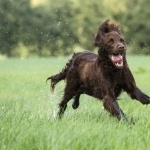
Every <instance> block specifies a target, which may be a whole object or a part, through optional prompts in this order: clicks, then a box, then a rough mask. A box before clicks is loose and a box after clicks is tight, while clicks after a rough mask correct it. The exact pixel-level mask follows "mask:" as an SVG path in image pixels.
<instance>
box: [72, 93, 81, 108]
mask: <svg viewBox="0 0 150 150" xmlns="http://www.w3.org/2000/svg"><path fill="white" fill-rule="evenodd" d="M79 98H80V93H78V94H76V95H75V96H74V98H73V103H72V108H73V109H77V108H78V107H79V104H80V103H79Z"/></svg>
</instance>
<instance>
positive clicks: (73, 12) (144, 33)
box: [0, 0, 150, 57]
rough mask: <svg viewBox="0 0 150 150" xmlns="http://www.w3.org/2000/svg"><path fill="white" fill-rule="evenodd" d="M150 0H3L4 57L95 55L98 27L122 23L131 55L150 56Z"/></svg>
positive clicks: (0, 42) (0, 50) (0, 40)
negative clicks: (83, 51) (87, 52)
mask: <svg viewBox="0 0 150 150" xmlns="http://www.w3.org/2000/svg"><path fill="white" fill-rule="evenodd" d="M149 2H150V0H145V1H143V0H132V1H131V0H124V1H118V0H111V1H110V0H99V1H98V0H91V1H87V0H82V1H80V0H43V1H40V0H15V1H13V0H7V1H6V0H1V1H0V18H1V21H0V54H1V55H6V56H8V57H11V56H15V57H28V56H31V55H38V56H58V55H68V54H70V53H72V52H73V51H78V50H81V49H87V50H91V51H93V50H94V46H93V40H94V36H95V33H96V31H97V28H98V26H99V25H100V24H101V23H102V22H103V21H104V20H106V19H108V18H109V19H111V20H113V21H114V22H116V23H120V24H121V28H122V31H123V34H124V36H125V39H126V41H127V44H128V47H129V51H130V52H132V53H134V54H139V53H142V54H150V38H149V33H150V20H149V16H150V11H149V8H148V7H149V5H148V4H149Z"/></svg>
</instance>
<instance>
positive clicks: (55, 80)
mask: <svg viewBox="0 0 150 150" xmlns="http://www.w3.org/2000/svg"><path fill="white" fill-rule="evenodd" d="M75 55H76V54H75V53H74V55H73V56H72V58H71V59H70V60H69V61H68V62H67V63H66V65H65V68H63V69H62V71H60V72H59V73H58V74H56V75H53V76H50V77H48V78H47V79H46V82H47V81H48V80H51V89H52V91H54V89H55V85H56V84H57V83H58V82H59V81H61V80H65V79H66V75H67V72H68V70H69V68H70V67H71V65H72V61H73V58H74V56H75Z"/></svg>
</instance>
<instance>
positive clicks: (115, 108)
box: [103, 94, 127, 120]
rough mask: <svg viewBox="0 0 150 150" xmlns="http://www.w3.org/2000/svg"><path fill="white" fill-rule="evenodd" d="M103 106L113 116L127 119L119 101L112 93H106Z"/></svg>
mask: <svg viewBox="0 0 150 150" xmlns="http://www.w3.org/2000/svg"><path fill="white" fill-rule="evenodd" d="M103 106H104V108H105V109H106V110H107V111H108V112H109V113H110V114H111V115H112V116H114V117H117V119H118V120H121V119H123V120H127V118H126V116H125V114H124V113H123V111H122V110H121V109H120V107H119V105H118V103H117V101H116V100H115V98H114V97H113V96H111V95H110V94H106V95H105V96H104V97H103Z"/></svg>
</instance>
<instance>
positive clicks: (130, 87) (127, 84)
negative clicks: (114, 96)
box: [123, 69, 150, 104]
mask: <svg viewBox="0 0 150 150" xmlns="http://www.w3.org/2000/svg"><path fill="white" fill-rule="evenodd" d="M123 88H124V90H125V91H126V92H127V93H128V94H129V95H130V96H131V98H132V99H136V100H138V101H140V102H141V103H142V104H150V97H149V96H148V95H146V94H145V93H143V92H142V91H141V90H140V89H139V88H138V87H137V86H136V83H135V80H134V77H133V75H132V73H131V71H130V70H129V69H128V70H127V71H126V76H125V80H124V87H123Z"/></svg>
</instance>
